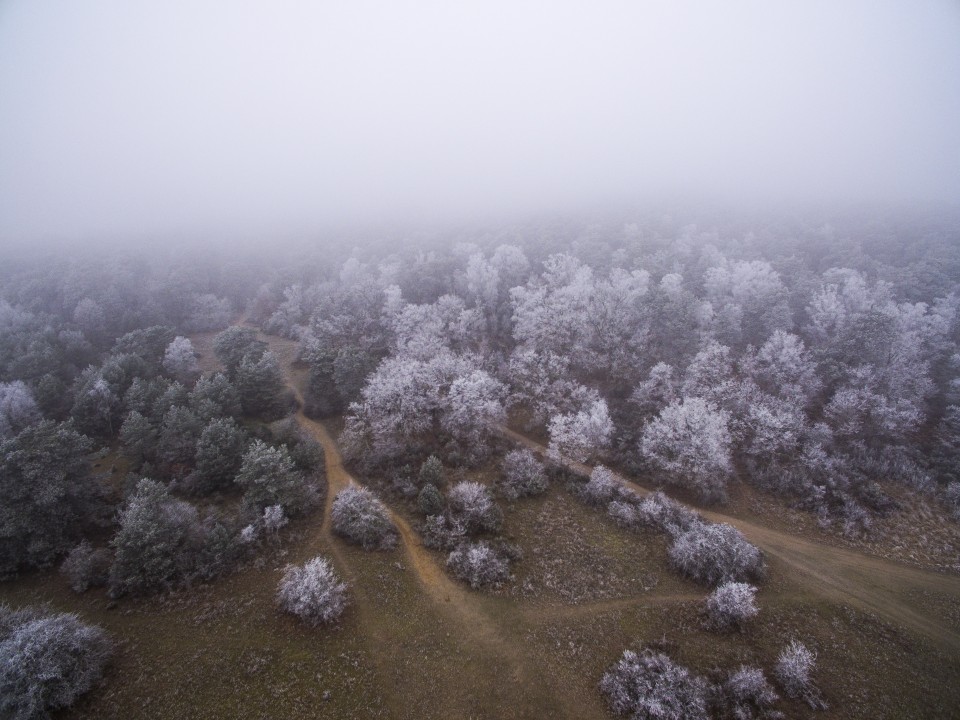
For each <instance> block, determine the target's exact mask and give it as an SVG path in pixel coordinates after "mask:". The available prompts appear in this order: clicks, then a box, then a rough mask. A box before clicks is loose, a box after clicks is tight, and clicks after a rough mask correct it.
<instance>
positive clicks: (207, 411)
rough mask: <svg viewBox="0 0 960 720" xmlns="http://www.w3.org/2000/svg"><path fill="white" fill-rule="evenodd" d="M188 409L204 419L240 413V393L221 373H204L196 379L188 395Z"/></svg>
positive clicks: (232, 415) (233, 415) (234, 415)
mask: <svg viewBox="0 0 960 720" xmlns="http://www.w3.org/2000/svg"><path fill="white" fill-rule="evenodd" d="M189 405H190V409H191V410H193V411H194V412H195V413H196V414H197V416H198V417H200V418H202V419H204V420H212V419H214V418H217V417H221V416H224V415H228V416H231V417H236V416H238V415H239V414H240V411H241V407H240V395H239V394H238V393H237V389H236V387H235V386H234V385H233V383H231V382H230V380H228V379H227V376H226V375H224V374H223V373H219V372H218V373H214V374H212V375H205V376H204V377H202V378H200V379H199V380H197V383H196V385H194V386H193V390H191V391H190V395H189Z"/></svg>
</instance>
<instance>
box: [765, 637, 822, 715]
mask: <svg viewBox="0 0 960 720" xmlns="http://www.w3.org/2000/svg"><path fill="white" fill-rule="evenodd" d="M816 664H817V654H816V653H815V652H814V651H813V650H811V649H810V648H808V647H807V646H806V645H804V644H803V643H802V642H800V641H799V640H791V641H790V644H789V645H787V646H786V647H785V648H784V649H783V650H782V651H781V652H780V655H778V656H777V665H776V669H775V670H774V675H775V676H776V678H777V682H779V683H780V687H781V688H783V691H784V692H785V693H786V694H787V696H788V697H792V698H802V699H803V700H804V702H806V703H807V704H808V705H809V706H810V707H811V708H813V709H815V710H817V709H826V707H827V704H826V702H824V700H823V697H822V696H821V694H820V690H819V689H818V688H817V686H816V685H815V684H814V682H813V678H812V677H811V673H813V669H814V667H816Z"/></svg>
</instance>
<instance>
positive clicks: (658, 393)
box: [630, 362, 678, 417]
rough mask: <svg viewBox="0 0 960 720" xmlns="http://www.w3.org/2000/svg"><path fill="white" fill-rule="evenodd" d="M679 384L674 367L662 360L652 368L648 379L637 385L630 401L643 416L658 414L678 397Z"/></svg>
mask: <svg viewBox="0 0 960 720" xmlns="http://www.w3.org/2000/svg"><path fill="white" fill-rule="evenodd" d="M677 386H678V382H677V381H676V379H675V378H674V369H673V367H672V366H670V365H668V364H667V363H664V362H660V363H657V364H656V365H654V366H653V367H652V368H650V373H649V374H648V376H647V379H646V380H644V381H643V382H641V383H639V384H638V385H637V387H636V388H635V389H634V391H633V394H632V395H631V396H630V401H631V403H633V404H634V405H635V406H636V408H637V411H638V413H639V414H640V416H641V417H648V416H651V415H657V414H658V413H659V412H660V411H661V410H663V408H665V407H666V406H667V405H669V404H670V403H672V402H673V401H674V400H676V399H677Z"/></svg>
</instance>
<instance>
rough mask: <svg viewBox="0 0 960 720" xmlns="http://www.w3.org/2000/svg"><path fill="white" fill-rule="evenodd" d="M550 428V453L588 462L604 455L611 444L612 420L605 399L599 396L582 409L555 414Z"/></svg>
mask: <svg viewBox="0 0 960 720" xmlns="http://www.w3.org/2000/svg"><path fill="white" fill-rule="evenodd" d="M549 430H550V445H549V448H548V453H549V455H550V457H552V458H555V459H556V458H561V457H567V458H570V459H572V460H576V461H578V462H589V461H590V460H593V459H595V458H597V457H599V456H601V455H602V454H603V453H604V452H605V451H606V450H607V448H608V447H609V446H610V439H611V436H612V435H613V421H612V420H611V419H610V413H609V411H608V410H607V403H606V401H605V400H603V399H600V400H596V401H594V402H593V403H591V404H590V405H589V406H588V407H586V408H584V409H583V410H580V411H579V412H576V413H565V414H561V415H554V416H553V417H552V418H551V419H550V427H549Z"/></svg>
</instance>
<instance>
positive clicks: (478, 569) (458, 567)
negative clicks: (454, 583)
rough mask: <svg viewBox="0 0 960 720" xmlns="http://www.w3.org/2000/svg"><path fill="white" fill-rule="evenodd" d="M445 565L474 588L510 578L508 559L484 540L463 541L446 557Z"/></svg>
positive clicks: (497, 583) (496, 583)
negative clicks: (475, 541)
mask: <svg viewBox="0 0 960 720" xmlns="http://www.w3.org/2000/svg"><path fill="white" fill-rule="evenodd" d="M447 567H448V568H450V571H451V572H452V573H453V575H454V577H456V578H457V579H458V580H463V581H464V582H466V583H469V584H470V587H472V588H473V589H474V590H477V589H479V588H481V587H485V586H491V585H492V586H499V585H501V584H502V583H504V582H506V581H507V580H509V579H510V563H509V561H508V559H507V558H506V557H504V556H503V555H502V554H501V553H499V552H498V551H497V550H495V549H494V548H493V547H491V546H490V545H488V544H487V543H485V542H478V543H464V544H463V545H461V546H460V547H458V548H457V549H456V550H454V551H453V552H451V553H450V555H449V557H447Z"/></svg>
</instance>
